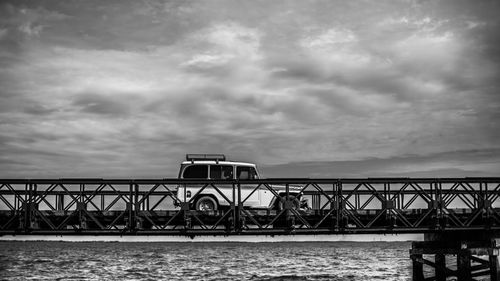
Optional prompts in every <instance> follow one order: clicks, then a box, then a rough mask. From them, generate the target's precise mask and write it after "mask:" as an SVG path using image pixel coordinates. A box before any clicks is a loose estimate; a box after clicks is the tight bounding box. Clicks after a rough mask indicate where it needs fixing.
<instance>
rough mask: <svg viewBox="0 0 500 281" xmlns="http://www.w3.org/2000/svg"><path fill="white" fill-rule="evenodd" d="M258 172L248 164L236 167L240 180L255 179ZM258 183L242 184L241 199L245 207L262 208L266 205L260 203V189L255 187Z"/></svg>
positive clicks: (237, 176)
mask: <svg viewBox="0 0 500 281" xmlns="http://www.w3.org/2000/svg"><path fill="white" fill-rule="evenodd" d="M256 175H257V173H256V172H255V168H253V167H248V166H237V167H236V178H237V179H239V180H253V179H255V178H256ZM256 186H257V184H241V201H242V202H243V201H244V202H243V206H245V207H253V208H261V207H266V206H262V205H261V204H260V200H259V197H260V196H259V193H260V191H259V189H257V190H255V191H254V192H253V193H252V191H253V190H254V189H255V187H256Z"/></svg>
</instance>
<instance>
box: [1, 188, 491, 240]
mask: <svg viewBox="0 0 500 281" xmlns="http://www.w3.org/2000/svg"><path fill="white" fill-rule="evenodd" d="M188 195H189V196H188ZM201 196H210V197H211V198H214V200H215V201H216V202H217V205H218V208H217V210H214V211H200V210H197V208H196V207H197V206H196V204H197V200H198V199H199V198H200V197H201ZM299 199H305V200H306V201H307V202H308V205H307V206H304V205H301V204H300V202H298V201H299ZM266 200H267V201H266ZM264 203H265V204H264ZM259 204H260V205H259ZM263 204H264V205H265V206H264V205H263ZM263 206H264V207H263ZM499 228H500V178H446V179H430V178H373V179H260V180H247V181H209V180H191V181H186V180H178V179H134V180H130V179H29V180H20V179H0V233H3V234H5V233H17V234H26V233H70V234H71V233H80V234H81V233H120V234H137V233H145V234H187V235H191V234H192V235H195V234H203V233H205V234H209V233H213V234H218V233H220V234H241V233H251V234H282V233H409V232H419V233H421V232H435V231H441V230H454V229H456V230H459V229H499Z"/></svg>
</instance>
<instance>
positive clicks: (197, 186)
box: [177, 154, 307, 211]
mask: <svg viewBox="0 0 500 281" xmlns="http://www.w3.org/2000/svg"><path fill="white" fill-rule="evenodd" d="M179 179H185V180H190V183H186V184H180V185H179V186H178V188H177V198H178V200H180V202H178V204H179V205H180V204H182V203H184V204H185V206H189V209H194V210H197V211H215V210H218V209H224V208H228V207H230V206H231V202H232V201H233V200H234V202H235V205H238V202H242V205H243V207H247V208H255V209H276V210H281V209H283V208H285V206H286V204H289V205H288V206H289V208H293V209H301V208H307V201H306V199H305V198H303V196H302V194H301V190H300V188H297V187H293V186H289V190H288V200H286V187H285V186H278V185H272V186H270V185H267V186H265V185H260V186H259V185H258V184H256V183H253V184H252V181H254V180H258V179H259V172H258V170H257V168H256V165H255V164H252V163H245V162H235V161H226V157H225V156H224V155H222V154H187V155H186V161H184V162H182V164H181V167H180V170H179ZM193 180H194V181H197V180H200V183H193ZM209 181H217V183H216V184H207V183H208V182H209ZM224 181H227V184H225V183H224ZM240 181H242V183H241V184H239V182H240ZM221 182H222V183H221ZM237 186H239V188H237ZM238 190H239V191H238ZM273 191H274V192H273ZM233 193H234V194H233ZM238 195H239V196H240V197H239V199H238ZM276 195H278V196H276ZM239 200H240V201H239ZM287 202H288V203H287ZM186 203H187V204H186Z"/></svg>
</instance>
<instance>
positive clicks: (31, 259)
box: [0, 242, 411, 281]
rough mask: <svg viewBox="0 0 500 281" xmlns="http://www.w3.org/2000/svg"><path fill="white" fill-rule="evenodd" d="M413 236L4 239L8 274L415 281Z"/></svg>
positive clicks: (1, 266) (3, 269)
mask: <svg viewBox="0 0 500 281" xmlns="http://www.w3.org/2000/svg"><path fill="white" fill-rule="evenodd" d="M410 247H411V245H410V243H407V242H363V243H359V242H356V243H355V242H321V243H320V242H318V243H304V242H300V243H293V242H286V243H106V242H0V279H1V280H4V279H5V280H30V279H31V280H252V281H258V280H260V281H262V280H269V281H271V280H272V281H277V280H361V278H363V279H364V280H390V281H391V280H393V281H395V280H411V261H410V259H409V253H408V249H409V248H410Z"/></svg>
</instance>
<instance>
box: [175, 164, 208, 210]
mask: <svg viewBox="0 0 500 281" xmlns="http://www.w3.org/2000/svg"><path fill="white" fill-rule="evenodd" d="M181 176H182V177H181V178H183V179H205V180H206V179H208V165H202V164H193V165H189V166H187V167H185V168H184V170H183V171H182V175H181ZM202 187H203V184H186V185H184V186H180V187H179V189H178V191H177V197H178V198H179V200H181V201H182V202H189V201H190V200H191V199H192V198H193V196H194V195H196V193H197V192H198V191H199V190H200V189H201V188H202ZM191 203H193V202H191Z"/></svg>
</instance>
